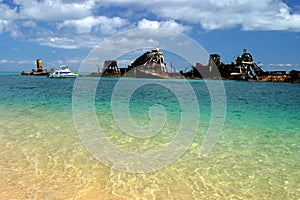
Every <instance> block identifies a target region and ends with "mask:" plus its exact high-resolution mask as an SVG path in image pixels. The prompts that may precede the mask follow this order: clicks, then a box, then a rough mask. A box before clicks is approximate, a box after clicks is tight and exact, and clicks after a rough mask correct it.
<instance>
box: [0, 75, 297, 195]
mask: <svg viewBox="0 0 300 200" xmlns="http://www.w3.org/2000/svg"><path fill="white" fill-rule="evenodd" d="M95 84H96V85H95ZM210 87H218V88H217V89H216V90H213V91H212V90H210ZM116 88H117V89H116ZM212 92H213V93H212ZM223 92H225V93H223ZM219 97H220V98H219ZM216 98H217V100H216ZM215 100H216V101H215ZM219 111H220V112H219ZM214 112H215V113H214ZM218 112H219V113H218ZM215 114H216V115H215ZM150 119H151V120H150ZM214 120H217V121H214ZM213 122H217V123H213ZM0 126H1V129H0V130H1V131H0V176H1V177H0V199H110V200H111V199H118V200H119V199H176V200H177V199H272V200H273V199H280V200H281V199H300V156H299V152H300V84H289V83H271V82H267V83H265V82H243V81H240V82H239V81H203V80H159V79H151V80H150V79H131V78H126V79H124V78H122V79H118V78H101V79H100V80H98V78H96V77H83V78H77V79H67V78H66V79H51V78H46V77H38V76H36V77H35V76H21V75H19V74H16V73H0ZM209 130H212V133H210V134H209ZM213 131H215V133H213ZM205 145H207V146H205ZM203 148H206V150H207V149H208V151H207V152H206V153H207V154H206V156H200V155H201V152H202V150H203ZM144 155H145V156H144Z"/></svg>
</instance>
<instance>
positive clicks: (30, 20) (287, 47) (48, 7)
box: [0, 0, 300, 71]
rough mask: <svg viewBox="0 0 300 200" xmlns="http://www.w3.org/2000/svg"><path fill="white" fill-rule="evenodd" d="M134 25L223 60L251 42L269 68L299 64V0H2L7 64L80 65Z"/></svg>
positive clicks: (0, 49) (1, 43) (0, 60)
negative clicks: (190, 42) (184, 40)
mask: <svg viewBox="0 0 300 200" xmlns="http://www.w3.org/2000/svg"><path fill="white" fill-rule="evenodd" d="M134 28H164V29H169V30H174V31H177V32H180V33H182V34H185V35H187V36H189V37H191V38H192V39H194V40H195V41H197V42H198V43H199V44H201V45H202V46H203V47H204V48H205V50H206V51H207V52H208V53H218V54H220V55H221V60H222V62H224V63H230V62H231V61H232V60H233V59H234V57H235V56H237V55H239V54H241V53H242V49H243V48H246V49H247V50H248V51H249V52H250V53H252V55H253V57H254V60H255V61H256V62H260V63H262V64H263V66H264V67H263V69H264V70H287V71H289V70H291V69H298V70H300V1H299V0H185V1H180V0H170V1H160V0H152V1H136V0H105V1H98V0H73V1H71V0H39V1H36V0H31V1H27V0H13V1H8V0H0V71H23V70H24V71H30V70H31V69H32V68H35V66H36V64H35V62H36V59H38V58H40V59H42V60H43V66H44V67H45V68H51V67H56V66H58V65H61V64H66V65H69V66H70V67H71V68H72V69H73V70H78V68H79V67H80V65H81V63H82V62H83V61H84V59H85V58H86V57H87V56H88V55H89V53H90V51H91V50H92V49H94V48H95V47H96V46H97V45H99V44H100V43H101V42H102V41H104V40H106V39H108V38H110V37H112V36H114V35H115V34H118V33H120V32H123V31H126V30H130V29H134ZM140 37H142V36H140ZM153 40H155V36H153ZM158 47H159V46H158ZM99 64H100V65H102V63H99ZM128 64H130V63H128ZM204 64H206V63H204ZM121 67H122V66H121ZM95 71H96V69H95Z"/></svg>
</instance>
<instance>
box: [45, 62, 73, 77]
mask: <svg viewBox="0 0 300 200" xmlns="http://www.w3.org/2000/svg"><path fill="white" fill-rule="evenodd" d="M76 77H78V74H77V73H74V72H71V70H70V68H69V67H68V66H66V65H61V66H59V67H58V69H56V70H55V71H54V72H53V73H51V74H49V78H76Z"/></svg>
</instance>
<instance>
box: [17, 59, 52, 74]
mask: <svg viewBox="0 0 300 200" xmlns="http://www.w3.org/2000/svg"><path fill="white" fill-rule="evenodd" d="M21 75H28V76H29V75H31V76H48V75H49V72H48V71H47V69H46V68H43V61H42V59H37V60H36V69H32V71H31V72H25V71H23V72H22V73H21Z"/></svg>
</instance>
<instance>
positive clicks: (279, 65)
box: [269, 63, 293, 67]
mask: <svg viewBox="0 0 300 200" xmlns="http://www.w3.org/2000/svg"><path fill="white" fill-rule="evenodd" d="M269 66H270V67H292V66H293V64H291V63H277V64H274V63H272V64H269Z"/></svg>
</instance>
